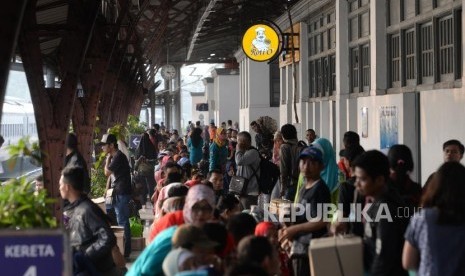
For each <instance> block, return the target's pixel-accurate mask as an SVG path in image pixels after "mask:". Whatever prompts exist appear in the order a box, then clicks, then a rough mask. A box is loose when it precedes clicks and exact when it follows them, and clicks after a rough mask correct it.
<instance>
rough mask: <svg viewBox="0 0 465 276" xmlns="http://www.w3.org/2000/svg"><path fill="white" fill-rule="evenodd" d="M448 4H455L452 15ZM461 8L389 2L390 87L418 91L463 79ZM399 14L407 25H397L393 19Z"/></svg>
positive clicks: (442, 0) (424, 1)
mask: <svg viewBox="0 0 465 276" xmlns="http://www.w3.org/2000/svg"><path fill="white" fill-rule="evenodd" d="M395 3H400V6H401V7H403V9H402V10H399V9H397V6H396V4H395ZM446 3H448V4H451V5H449V6H450V7H451V8H450V10H449V11H448V10H447V9H446V7H448V6H447V5H445V4H446ZM460 4H461V2H460V1H457V0H455V1H454V0H415V1H413V0H412V1H409V0H400V1H399V0H398V1H395V0H389V13H390V14H389V16H388V18H389V20H390V21H391V22H390V26H388V27H387V32H388V43H389V52H388V54H389V63H388V64H389V73H390V82H391V83H390V87H399V88H400V87H406V86H408V87H415V86H417V85H425V84H426V85H431V84H435V83H438V82H454V81H455V80H457V79H461V74H462V11H461V8H460ZM437 9H439V10H437ZM399 11H400V14H401V17H403V18H401V19H400V20H401V21H404V22H402V23H401V24H397V25H393V24H392V21H393V20H394V19H393V18H395V17H396V16H397V14H399ZM438 14H441V16H440V17H439V16H437V15H438ZM407 24H408V26H406V25H407ZM402 25H403V26H402ZM399 47H400V48H399ZM453 85H454V86H455V85H456V84H455V83H454V84H453Z"/></svg>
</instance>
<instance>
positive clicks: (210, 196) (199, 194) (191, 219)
mask: <svg viewBox="0 0 465 276" xmlns="http://www.w3.org/2000/svg"><path fill="white" fill-rule="evenodd" d="M214 208H215V192H214V191H213V189H212V188H210V187H209V186H207V185H203V184H198V185H195V186H193V187H191V188H190V189H189V191H188V193H187V196H186V201H185V203H184V208H183V210H182V211H176V212H173V213H169V214H166V215H165V216H163V217H161V218H160V219H159V220H158V221H157V223H156V224H154V225H153V227H152V231H151V232H150V235H149V241H152V240H153V239H154V238H155V237H156V236H157V235H158V234H159V233H160V232H161V231H163V230H165V229H167V228H168V227H171V226H173V225H182V224H184V223H191V224H193V225H195V226H197V227H202V226H203V224H204V223H206V222H207V221H209V220H211V219H212V218H213V210H214Z"/></svg>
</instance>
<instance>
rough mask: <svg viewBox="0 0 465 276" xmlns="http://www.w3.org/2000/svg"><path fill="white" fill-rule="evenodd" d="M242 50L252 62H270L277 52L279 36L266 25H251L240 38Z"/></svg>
mask: <svg viewBox="0 0 465 276" xmlns="http://www.w3.org/2000/svg"><path fill="white" fill-rule="evenodd" d="M242 50H243V51H244V53H245V55H246V56H247V57H249V58H250V59H252V60H255V61H267V60H270V59H272V58H273V57H274V56H275V55H276V54H277V53H278V51H279V35H278V33H277V32H276V30H275V29H273V28H272V27H271V26H269V25H267V24H257V25H253V26H251V27H250V28H248V29H247V31H246V32H245V33H244V36H243V37H242Z"/></svg>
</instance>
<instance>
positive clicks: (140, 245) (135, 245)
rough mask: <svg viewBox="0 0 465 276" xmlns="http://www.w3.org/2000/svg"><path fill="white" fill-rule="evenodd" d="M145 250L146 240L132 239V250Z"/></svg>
mask: <svg viewBox="0 0 465 276" xmlns="http://www.w3.org/2000/svg"><path fill="white" fill-rule="evenodd" d="M144 248H145V238H131V250H134V251H142V250H144Z"/></svg>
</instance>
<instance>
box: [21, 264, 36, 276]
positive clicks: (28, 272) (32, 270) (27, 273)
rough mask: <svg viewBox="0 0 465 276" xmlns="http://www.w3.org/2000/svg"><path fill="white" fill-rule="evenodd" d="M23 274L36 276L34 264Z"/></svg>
mask: <svg viewBox="0 0 465 276" xmlns="http://www.w3.org/2000/svg"><path fill="white" fill-rule="evenodd" d="M23 276H37V267H36V266H35V265H32V266H30V267H29V268H28V269H27V270H26V272H25V273H24V275H23Z"/></svg>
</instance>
